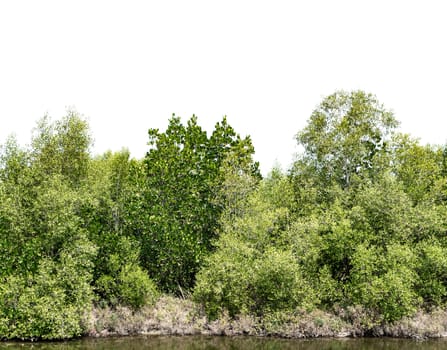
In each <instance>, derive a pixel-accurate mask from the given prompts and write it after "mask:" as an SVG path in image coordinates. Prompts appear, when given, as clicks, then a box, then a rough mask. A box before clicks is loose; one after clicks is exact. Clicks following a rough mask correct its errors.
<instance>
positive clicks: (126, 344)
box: [0, 336, 447, 350]
mask: <svg viewBox="0 0 447 350" xmlns="http://www.w3.org/2000/svg"><path fill="white" fill-rule="evenodd" d="M446 348H447V340H444V339H440V340H426V341H416V340H406V339H388V338H361V339H360V338H358V339H308V340H297V339H293V340H291V339H276V338H256V337H202V336H201V337H198V336H191V337H173V336H147V337H143V336H140V337H120V338H102V339H93V338H86V339H81V340H74V341H68V342H56V343H49V342H42V343H20V342H16V343H10V342H7V343H0V349H1V350H6V349H7V350H16V349H21V350H28V349H29V350H31V349H32V350H78V349H83V350H84V349H85V350H106V349H107V350H142V349H155V350H224V349H225V350H226V349H231V350H233V349H234V350H236V349H243V350H255V349H261V350H262V349H265V350H279V349H281V350H283V349H284V350H288V349H297V350H354V349H362V350H403V349H405V350H416V349H418V350H441V349H446Z"/></svg>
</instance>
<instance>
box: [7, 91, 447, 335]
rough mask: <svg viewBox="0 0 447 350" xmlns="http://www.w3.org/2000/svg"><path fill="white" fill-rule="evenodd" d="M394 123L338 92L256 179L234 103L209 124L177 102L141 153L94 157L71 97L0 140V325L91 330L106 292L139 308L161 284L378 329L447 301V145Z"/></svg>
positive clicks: (265, 310)
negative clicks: (288, 161) (233, 120)
mask: <svg viewBox="0 0 447 350" xmlns="http://www.w3.org/2000/svg"><path fill="white" fill-rule="evenodd" d="M397 127H398V122H397V120H396V119H395V118H394V116H393V114H392V113H391V112H390V111H389V110H387V109H386V108H385V107H384V106H383V105H381V104H380V103H379V102H378V101H377V99H376V97H375V96H373V95H370V94H367V93H364V92H362V91H353V92H344V91H339V92H336V93H334V94H333V95H331V96H328V97H326V98H325V99H324V100H323V101H322V102H321V104H320V105H319V106H317V107H316V109H315V111H314V112H313V113H312V114H311V116H310V119H309V121H308V124H307V126H306V127H305V128H304V129H303V130H302V131H300V132H298V134H297V142H298V143H299V145H300V146H301V149H302V150H303V151H302V153H301V154H299V155H298V156H297V158H296V159H295V161H294V164H293V166H292V167H291V169H289V170H288V172H287V173H283V172H282V171H281V170H279V169H272V171H271V173H270V174H269V175H268V176H267V177H265V178H264V179H262V178H261V176H260V172H259V168H258V164H257V163H256V162H254V161H253V158H252V157H253V154H254V148H253V145H252V143H251V140H250V138H249V137H246V138H241V137H240V136H239V135H238V134H237V133H236V132H235V130H234V129H233V128H232V127H231V126H230V125H229V124H228V122H227V120H226V119H225V118H223V119H222V121H221V122H219V123H217V124H216V126H215V128H214V130H213V131H212V133H211V134H210V135H208V134H207V133H206V132H205V131H204V130H203V129H202V128H201V127H200V126H199V124H198V120H197V118H196V117H195V116H193V117H192V118H191V119H189V120H188V121H187V123H186V124H183V123H182V121H181V119H180V118H178V117H176V116H172V118H171V119H170V120H169V124H168V126H167V129H166V130H165V131H164V132H161V131H159V130H156V129H149V133H148V136H149V149H148V152H147V154H146V157H145V158H144V159H140V160H137V159H131V158H130V154H129V152H128V151H127V150H122V151H120V152H115V153H112V152H106V153H105V154H103V155H99V156H95V157H93V156H92V155H91V153H90V147H91V135H90V132H89V127H88V124H87V122H86V121H85V120H84V119H83V118H82V117H81V116H80V115H79V114H78V113H77V112H76V111H72V110H69V111H67V115H66V116H65V117H64V118H62V119H61V120H59V121H56V122H53V121H51V120H50V118H48V117H44V118H43V119H41V120H40V121H39V122H38V124H37V126H36V128H35V129H34V131H33V135H32V139H31V142H30V145H29V146H26V147H23V146H21V145H19V144H18V143H17V142H16V141H15V140H14V138H9V139H8V140H6V142H5V143H4V144H3V145H2V146H1V149H0V256H1V257H2V263H1V264H0V281H1V283H0V338H1V339H64V338H71V337H76V336H80V335H82V334H86V333H88V332H89V327H91V325H89V322H91V317H92V316H91V315H92V314H101V312H100V311H98V310H116V312H118V313H120V312H124V311H123V310H132V311H131V312H132V315H134V314H133V313H135V316H132V317H134V318H135V317H137V316H136V315H139V313H138V312H140V311H139V310H147V308H148V307H151V306H154V307H155V305H157V303H159V302H160V300H167V299H163V298H167V297H166V296H164V297H163V298H162V299H160V296H162V295H163V293H164V294H166V293H169V294H172V295H174V296H181V297H183V298H187V299H189V301H185V303H188V305H189V306H188V308H191V304H189V303H191V302H192V301H195V302H196V303H197V304H198V305H200V306H201V308H202V310H203V311H204V314H203V315H206V316H207V317H208V320H209V322H223V321H222V320H227V321H228V322H230V323H231V324H236V323H235V322H236V321H235V320H251V321H250V322H252V324H256V327H255V328H256V329H258V330H259V329H263V331H261V332H260V333H262V332H264V333H265V334H277V333H278V334H279V333H281V332H280V330H279V328H278V327H282V326H284V327H289V328H290V327H291V328H290V329H292V328H293V326H292V324H296V322H300V321H299V320H300V319H301V320H303V319H307V318H309V316H308V315H316V316H315V317H317V318H318V317H320V316H321V322H323V323H324V322H326V321H327V322H329V323H330V324H333V325H334V327H335V328H337V327H339V326H340V325H342V326H340V327H341V328H340V329H342V328H343V329H345V328H346V327H347V324H349V323H350V324H352V325H353V327H354V326H355V327H357V325H358V326H359V327H360V328H359V329H362V330H373V329H378V328H377V327H385V326H386V325H392V324H396V322H398V321H399V322H403V321H402V320H410V319H411V317H412V316H414V315H425V314H426V313H428V312H435V311H436V310H440V309H442V308H443V307H445V305H446V302H447V272H446V271H447V258H446V257H447V240H446V236H445V232H447V146H433V145H421V144H420V143H419V142H418V141H417V140H415V139H413V138H411V136H409V135H405V134H401V133H399V131H398V129H397ZM185 305H186V304H185ZM93 310H94V311H93ZM105 312H106V311H104V313H105ZM194 312H196V311H194ZM197 312H198V313H200V312H199V311H197ZM424 312H425V313H424ZM436 312H437V313H436V314H437V315H438V314H440V313H439V312H438V311H436ZM143 313H144V312H143ZM203 315H202V316H198V315H197V314H194V318H196V319H199V320H202V318H201V317H204V316H203ZM318 315H320V316H318ZM330 315H332V316H330ZM98 317H99V316H98ZM126 317H127V316H126ZM129 317H130V316H129ZM191 317H193V316H191ZM306 317H307V318H306ZM424 317H425V316H424ZM89 320H90V321H89ZM213 320H217V321H213ZM219 320H221V321H219ZM324 320H326V321H324ZM337 320H339V321H337ZM201 322H202V321H201ZM206 322H208V321H206ZM206 322H205V321H203V322H202V323H203V324H205V323H206ZM240 322H242V321H240ZM247 322H248V321H247ZM405 322H410V321H405ZM143 323H144V322H143ZM319 323H320V321H318V320H316V319H314V321H313V325H314V326H315V327H319ZM210 324H211V323H210ZM321 326H322V327H323V326H324V325H323V324H322V325H321ZM95 327H96V326H95ZM98 327H99V326H98ZM151 327H152V326H151ZM210 327H211V326H210ZM324 327H326V326H324ZM324 327H323V328H324ZM334 327H333V328H334ZM387 327H388V326H387ZM411 327H413V326H411ZM99 328H101V327H99ZM293 329H294V328H293ZM324 329H326V328H324ZM383 329H385V328H383ZM386 329H388V331H384V332H385V333H386V332H388V333H390V332H391V333H393V334H394V333H395V332H398V331H397V328H395V327H394V328H393V327H392V326H389V327H388V328H386ZM250 332H251V331H250ZM328 332H329V331H328ZM255 333H256V334H259V332H255ZM388 333H386V334H388Z"/></svg>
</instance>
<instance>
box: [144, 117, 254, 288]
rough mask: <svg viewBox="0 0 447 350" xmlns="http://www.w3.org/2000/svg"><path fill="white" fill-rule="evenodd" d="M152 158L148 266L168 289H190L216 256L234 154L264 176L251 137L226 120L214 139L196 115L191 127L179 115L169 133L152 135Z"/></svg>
mask: <svg viewBox="0 0 447 350" xmlns="http://www.w3.org/2000/svg"><path fill="white" fill-rule="evenodd" d="M149 145H150V146H151V149H150V150H149V152H148V153H147V155H146V158H145V164H146V174H147V186H148V188H147V192H146V200H147V203H146V205H147V210H148V211H149V212H150V213H151V215H150V216H149V218H148V219H149V223H148V231H146V232H144V233H143V234H142V236H141V237H140V239H141V241H142V248H143V252H142V253H143V261H144V264H145V266H146V267H147V268H148V269H149V272H150V273H151V275H152V276H154V277H156V278H157V279H158V282H159V284H160V285H161V286H163V288H164V289H166V290H169V291H175V292H179V291H181V290H182V289H184V288H186V289H190V288H192V286H193V284H194V279H195V274H196V272H197V269H198V267H199V266H200V264H201V263H202V260H203V258H204V256H205V255H206V254H207V253H208V252H209V251H210V249H211V245H212V240H213V238H214V237H215V234H216V229H217V227H218V222H219V217H220V213H221V211H222V203H219V202H218V201H216V195H217V192H218V189H219V187H220V184H221V183H222V181H223V179H222V176H221V172H220V168H221V166H222V164H223V162H224V159H226V157H227V156H228V155H229V154H232V153H234V154H235V157H234V159H235V160H236V161H237V163H238V164H240V166H241V167H242V166H243V167H245V168H247V167H248V168H249V169H248V171H249V172H252V173H253V174H257V176H259V170H258V166H257V164H256V163H255V162H253V160H252V158H251V157H252V155H253V153H254V149H253V146H252V144H251V140H250V138H249V137H247V138H245V139H242V138H241V137H240V136H239V135H237V134H236V133H235V131H234V130H233V128H232V127H231V126H230V125H229V124H228V123H227V121H226V119H225V118H224V119H223V120H222V122H220V123H217V124H216V126H215V129H214V131H213V133H212V135H211V136H210V137H208V136H207V133H206V132H205V131H204V130H203V129H202V128H201V127H200V126H199V125H198V124H197V118H196V117H195V116H193V117H192V118H191V119H190V120H189V121H188V122H187V124H186V125H183V124H182V123H181V120H180V118H178V117H175V116H173V117H172V118H171V119H170V121H169V125H168V128H167V129H166V131H165V132H160V131H159V130H158V129H150V130H149Z"/></svg>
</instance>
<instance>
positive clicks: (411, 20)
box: [0, 0, 447, 173]
mask: <svg viewBox="0 0 447 350" xmlns="http://www.w3.org/2000/svg"><path fill="white" fill-rule="evenodd" d="M444 3H445V1H442V0H439V1H435V0H424V1H422V0H421V1H399V0H374V1H362V0H352V1H349V0H346V1H344V0H340V1H337V0H312V1H311V0H308V1H307V0H306V1H298V0H295V1H282V0H275V1H262V0H256V1H248V0H246V1H244V0H237V1H232V0H226V1H212V0H206V1H195V0H188V1H186V0H181V1H171V0H163V1H161V0H160V1H149V0H148V1H133V0H126V1H124V0H123V1H111V0H108V1H99V0H88V1H83V0H76V1H64V0H55V1H47V0H39V1H21V0H15V1H12V0H11V1H7V0H0V122H1V124H0V143H3V142H4V141H5V139H6V137H7V136H8V135H9V134H11V133H15V134H16V135H17V138H18V139H19V141H20V143H22V144H26V143H27V142H29V140H30V135H31V129H32V128H33V127H34V125H35V122H36V120H37V119H39V118H41V117H42V116H43V115H44V114H46V113H48V114H49V115H50V116H51V117H52V118H53V119H58V118H60V117H61V116H63V115H64V114H65V110H66V108H67V107H75V108H76V110H78V111H79V112H80V113H81V114H83V115H84V116H85V117H87V118H88V120H89V122H90V126H91V129H92V130H91V131H92V134H93V136H94V139H95V146H94V148H93V150H92V151H93V153H94V154H98V153H102V152H104V151H105V150H107V149H111V150H120V149H121V148H122V147H126V148H128V149H129V150H130V151H131V153H132V155H133V156H134V157H137V158H140V157H143V156H144V154H145V152H146V151H147V145H146V144H147V141H148V138H147V130H148V129H149V128H161V129H164V128H165V127H166V126H167V121H168V119H169V118H170V116H171V114H172V113H175V114H176V115H179V116H181V117H182V118H183V120H184V121H186V120H187V119H188V118H189V117H191V115H192V114H196V115H197V116H198V118H199V124H200V125H202V126H203V127H204V128H205V129H207V130H209V131H211V130H212V128H213V126H214V124H215V123H216V122H217V121H220V120H221V118H222V116H224V115H227V117H228V121H229V123H230V125H232V126H233V127H234V128H235V129H236V131H237V132H239V133H240V134H241V135H251V137H252V139H253V143H254V145H255V148H256V159H257V160H259V161H260V162H261V168H262V170H263V173H267V172H268V170H269V169H270V168H271V167H272V166H273V165H274V163H275V161H278V162H279V163H280V164H281V165H282V166H283V168H284V169H287V167H288V165H289V164H290V162H291V161H292V160H293V154H294V152H296V146H295V145H296V142H295V140H294V135H295V134H296V133H297V132H298V131H299V130H300V129H301V128H303V127H304V126H305V124H306V121H307V119H308V118H309V116H310V114H311V112H312V110H313V109H314V108H315V106H316V105H317V104H318V103H319V102H320V101H321V100H322V99H323V97H324V96H327V95H328V94H331V93H333V92H334V91H335V90H338V89H343V90H353V89H362V90H365V91H367V92H372V93H374V94H375V95H377V97H378V99H379V101H381V102H382V103H383V104H384V105H385V106H386V107H387V108H389V109H392V110H393V111H394V112H395V116H396V118H397V119H398V120H400V121H401V129H402V130H403V131H404V132H409V133H410V134H411V135H413V136H414V137H418V138H420V139H421V141H422V142H423V143H433V144H444V143H445V142H446V141H447V135H446V125H447V112H446V107H445V105H446V102H447V99H446V82H447V51H446V50H447V49H446V48H447V45H446V44H447V40H446V38H447V5H444ZM446 4H447V3H446Z"/></svg>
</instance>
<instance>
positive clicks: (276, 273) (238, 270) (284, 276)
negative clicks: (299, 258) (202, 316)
mask: <svg viewBox="0 0 447 350" xmlns="http://www.w3.org/2000/svg"><path fill="white" fill-rule="evenodd" d="M225 240H226V244H225V247H223V249H221V250H218V251H217V252H216V253H214V254H213V255H211V256H210V257H209V259H208V260H207V264H206V266H205V267H204V268H203V269H202V270H201V271H200V272H199V274H198V277H197V284H196V288H195V290H194V298H195V300H196V301H198V302H200V303H202V305H203V306H204V308H205V311H206V312H207V314H208V316H209V317H210V318H215V317H217V316H219V314H220V313H222V312H224V311H225V310H227V311H228V312H229V314H230V316H232V317H234V316H236V315H238V314H244V313H250V314H254V315H257V316H263V315H265V314H266V313H269V312H274V311H281V310H293V309H295V308H297V307H311V306H312V305H313V304H314V302H315V293H314V291H313V290H312V289H311V287H310V286H309V284H308V283H307V281H305V280H304V279H303V277H302V274H301V271H300V269H299V266H298V264H297V263H296V261H295V259H294V257H293V255H292V254H291V252H289V251H281V250H278V249H275V248H269V249H267V250H266V251H265V252H263V253H261V252H259V251H256V250H255V249H253V248H251V247H250V246H248V245H247V244H244V243H243V242H241V241H238V240H237V239H234V238H231V237H226V238H225ZM221 248H222V247H221Z"/></svg>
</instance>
